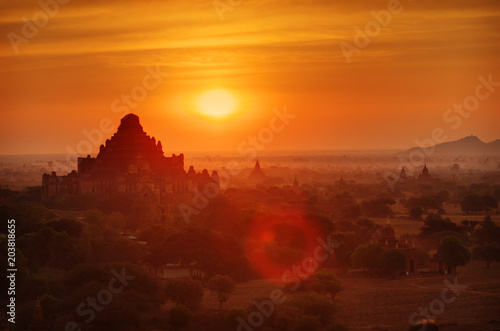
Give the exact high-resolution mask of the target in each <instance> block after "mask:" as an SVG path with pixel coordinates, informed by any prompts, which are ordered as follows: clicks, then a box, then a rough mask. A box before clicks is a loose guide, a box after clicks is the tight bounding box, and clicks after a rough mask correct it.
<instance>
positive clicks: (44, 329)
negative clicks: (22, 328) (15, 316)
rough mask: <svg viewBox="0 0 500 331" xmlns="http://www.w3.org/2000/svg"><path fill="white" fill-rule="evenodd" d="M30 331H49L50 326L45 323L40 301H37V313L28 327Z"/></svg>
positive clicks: (35, 312)
mask: <svg viewBox="0 0 500 331" xmlns="http://www.w3.org/2000/svg"><path fill="white" fill-rule="evenodd" d="M28 331H49V326H48V325H47V322H46V321H45V317H44V316H43V310H42V306H41V305H40V299H39V298H37V299H36V304H35V311H34V313H33V318H32V320H31V323H30V324H29V326H28Z"/></svg>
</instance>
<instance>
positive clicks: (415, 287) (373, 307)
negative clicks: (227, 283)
mask: <svg viewBox="0 0 500 331" xmlns="http://www.w3.org/2000/svg"><path fill="white" fill-rule="evenodd" d="M339 278H340V279H341V280H342V283H343V286H344V289H343V291H342V292H340V293H339V294H338V295H337V297H336V298H335V301H336V302H338V303H339V304H340V306H341V311H340V312H339V314H338V316H337V320H338V321H339V322H341V323H342V324H344V325H348V326H349V328H350V330H378V331H381V330H388V331H401V330H406V329H407V328H408V325H409V320H410V317H411V316H412V314H413V313H416V314H417V315H415V316H416V317H415V319H418V316H419V315H418V314H419V312H420V308H422V309H425V308H427V311H429V313H430V314H431V315H432V317H433V318H434V319H435V320H436V322H437V323H438V324H439V325H440V330H443V331H458V330H483V331H493V330H500V264H492V266H491V269H490V270H489V271H488V270H486V266H485V264H484V263H481V262H471V263H470V264H469V265H467V266H465V267H459V268H458V274H457V283H458V284H459V285H460V286H467V288H466V289H464V290H462V289H460V287H459V291H460V294H459V296H457V297H456V299H455V300H454V301H453V302H449V303H444V309H443V308H442V307H441V306H440V303H439V301H440V300H441V293H442V291H443V289H444V288H445V287H446V283H445V281H446V280H448V281H449V283H451V284H454V283H455V282H454V278H453V276H415V277H400V278H399V279H396V280H389V279H383V278H376V277H373V278H369V277H365V276H362V275H360V274H359V273H352V274H347V275H346V274H344V275H342V274H340V275H339ZM276 288H281V286H280V285H278V284H275V283H272V282H268V281H266V280H253V281H249V282H244V283H239V284H238V285H237V287H236V290H235V292H234V293H233V294H232V295H231V297H230V299H229V300H228V301H227V302H226V303H225V304H224V305H223V309H230V308H232V307H244V308H248V307H249V306H250V305H251V304H252V302H253V300H254V299H255V298H260V299H264V298H269V294H270V293H271V291H272V290H273V289H276ZM445 295H446V298H450V299H449V301H451V298H452V297H453V296H454V293H453V291H449V292H447V293H446V294H445ZM431 304H433V305H434V306H433V307H431V308H432V309H431V308H429V306H430V305H431ZM217 309H218V303H217V301H216V300H215V298H214V297H213V296H212V295H210V293H209V292H208V291H207V292H206V293H205V296H204V298H203V301H202V305H201V310H217ZM441 309H442V310H443V311H442V313H441V314H438V315H434V314H433V313H432V311H434V312H439V310H441Z"/></svg>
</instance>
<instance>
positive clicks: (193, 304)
mask: <svg viewBox="0 0 500 331" xmlns="http://www.w3.org/2000/svg"><path fill="white" fill-rule="evenodd" d="M204 294H205V293H204V292H203V287H202V285H201V282H200V281H198V280H193V279H191V278H188V277H185V278H179V279H169V280H168V281H167V282H166V283H165V287H164V289H163V295H164V298H165V299H167V300H170V301H172V302H175V303H177V304H179V305H184V306H186V307H188V308H190V309H193V310H194V309H196V308H198V306H199V305H200V302H201V298H202V297H203V295H204Z"/></svg>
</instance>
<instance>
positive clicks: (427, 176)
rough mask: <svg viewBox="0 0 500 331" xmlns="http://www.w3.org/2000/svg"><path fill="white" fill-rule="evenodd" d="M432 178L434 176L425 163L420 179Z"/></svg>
mask: <svg viewBox="0 0 500 331" xmlns="http://www.w3.org/2000/svg"><path fill="white" fill-rule="evenodd" d="M430 179H432V176H431V175H430V174H429V170H428V169H427V164H424V168H423V169H422V172H421V173H420V175H419V176H418V180H420V181H427V180H430Z"/></svg>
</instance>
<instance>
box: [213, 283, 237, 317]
mask: <svg viewBox="0 0 500 331" xmlns="http://www.w3.org/2000/svg"><path fill="white" fill-rule="evenodd" d="M235 284H236V282H235V281H234V280H233V279H232V278H231V277H229V276H222V275H215V276H213V277H212V278H210V279H209V280H208V288H209V290H210V292H212V294H213V295H215V297H216V298H217V301H219V309H222V304H223V303H224V302H226V301H227V299H229V296H230V295H231V293H233V291H234V288H235Z"/></svg>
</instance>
